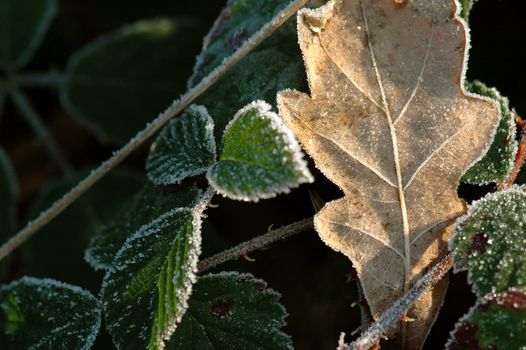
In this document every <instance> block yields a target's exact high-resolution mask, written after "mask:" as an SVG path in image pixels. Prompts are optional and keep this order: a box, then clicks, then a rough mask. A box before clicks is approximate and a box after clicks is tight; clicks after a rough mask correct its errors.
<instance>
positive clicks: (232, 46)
mask: <svg viewBox="0 0 526 350" xmlns="http://www.w3.org/2000/svg"><path fill="white" fill-rule="evenodd" d="M246 39H248V34H247V33H246V32H245V31H244V30H241V31H239V32H236V33H234V35H232V36H231V37H230V38H228V39H226V40H225V44H224V45H225V47H226V48H227V49H228V50H230V51H235V50H236V49H237V48H239V47H240V46H241V44H242V43H243V42H244V41H245V40H246Z"/></svg>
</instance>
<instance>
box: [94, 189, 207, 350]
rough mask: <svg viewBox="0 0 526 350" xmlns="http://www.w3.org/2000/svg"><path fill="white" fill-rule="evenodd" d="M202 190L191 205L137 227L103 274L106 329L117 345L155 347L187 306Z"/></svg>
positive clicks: (197, 250)
mask: <svg viewBox="0 0 526 350" xmlns="http://www.w3.org/2000/svg"><path fill="white" fill-rule="evenodd" d="M207 196H208V194H205V195H204V196H203V199H201V201H202V202H200V203H199V204H198V205H197V206H196V207H195V208H194V209H190V208H177V209H172V210H170V211H168V212H166V213H164V214H162V215H160V216H159V217H158V218H156V219H155V220H152V221H151V222H149V223H148V224H146V225H144V226H142V227H141V228H139V229H138V230H137V231H136V232H135V233H134V234H133V235H132V236H131V237H129V238H128V239H127V240H126V242H125V243H124V245H123V246H122V248H121V249H120V251H119V252H118V253H117V255H116V257H115V259H114V261H113V263H112V268H111V269H110V270H108V272H107V274H106V276H105V277H104V282H103V289H102V292H101V294H102V301H103V303H104V307H105V316H106V323H107V326H108V330H109V332H110V334H111V335H112V337H113V341H114V343H115V345H117V347H118V348H119V349H145V348H148V349H159V348H162V347H163V340H162V339H163V338H167V337H169V336H170V335H171V333H172V332H173V331H174V329H175V326H176V324H177V323H178V322H179V321H180V319H181V317H182V315H183V314H184V311H185V310H186V307H187V301H188V297H189V296H190V293H191V289H192V284H193V283H194V282H195V272H196V269H197V259H198V255H199V253H200V244H201V237H200V225H201V221H200V220H201V215H202V211H203V210H204V207H205V206H206V205H207V204H208V199H206V198H207Z"/></svg>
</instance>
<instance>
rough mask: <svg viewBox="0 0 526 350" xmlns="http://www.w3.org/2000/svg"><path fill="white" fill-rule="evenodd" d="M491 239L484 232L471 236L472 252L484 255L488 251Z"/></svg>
mask: <svg viewBox="0 0 526 350" xmlns="http://www.w3.org/2000/svg"><path fill="white" fill-rule="evenodd" d="M488 242H489V237H488V236H487V235H486V234H485V233H484V232H482V231H481V232H477V233H475V234H474V235H473V236H471V252H476V253H479V254H482V253H484V252H485V251H486V249H488Z"/></svg>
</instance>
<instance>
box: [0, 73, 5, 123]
mask: <svg viewBox="0 0 526 350" xmlns="http://www.w3.org/2000/svg"><path fill="white" fill-rule="evenodd" d="M5 97H6V90H5V88H4V87H3V86H2V82H1V81H0V124H2V116H3V115H4V107H5Z"/></svg>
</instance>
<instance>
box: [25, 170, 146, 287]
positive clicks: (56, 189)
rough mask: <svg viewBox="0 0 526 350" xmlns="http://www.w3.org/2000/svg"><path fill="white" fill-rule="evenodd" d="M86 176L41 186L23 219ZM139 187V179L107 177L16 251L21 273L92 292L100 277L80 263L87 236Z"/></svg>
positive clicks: (114, 174)
mask: <svg viewBox="0 0 526 350" xmlns="http://www.w3.org/2000/svg"><path fill="white" fill-rule="evenodd" d="M87 174H88V172H83V173H82V174H77V175H74V176H72V177H69V178H65V179H58V180H55V181H52V182H50V183H49V184H47V185H46V186H45V187H44V189H43V190H42V192H41V193H40V195H39V197H38V198H37V200H36V201H35V203H33V205H32V208H31V209H30V215H29V217H30V218H34V217H35V216H36V215H37V214H39V213H40V211H42V210H45V209H47V208H49V207H50V206H51V205H52V204H53V203H54V202H55V201H56V200H57V199H59V198H60V197H61V196H62V195H63V194H64V193H66V192H67V191H68V190H69V189H71V188H72V187H73V186H74V185H76V184H77V183H78V182H79V181H80V180H82V179H83V178H84V177H85V176H86V175H87ZM143 184H144V181H143V178H142V177H140V176H138V175H136V174H135V173H132V172H130V171H125V170H116V171H112V172H111V173H110V174H108V175H107V176H106V177H105V178H104V179H102V180H101V181H100V182H99V183H98V184H97V185H95V186H94V187H93V188H91V189H90V190H89V191H88V192H87V193H86V194H84V195H83V196H82V197H81V198H80V199H79V200H77V201H76V202H75V203H74V204H72V205H71V206H70V207H69V208H67V209H66V210H65V211H64V212H63V213H61V214H60V215H59V216H58V217H57V218H55V219H54V220H53V221H51V222H50V223H49V224H48V225H46V226H45V227H43V228H42V229H41V231H40V232H39V234H38V235H35V236H34V237H33V238H32V239H31V240H29V241H28V242H26V243H25V244H24V246H23V247H22V248H21V251H22V256H23V261H24V265H23V268H24V273H26V274H30V275H33V276H36V277H52V278H55V279H59V280H62V281H66V282H68V283H73V284H76V285H79V286H81V287H84V288H88V289H90V290H98V289H99V287H100V278H101V276H99V275H98V274H96V273H95V272H94V271H93V270H92V269H90V268H89V266H88V265H87V264H86V263H84V261H83V255H84V250H85V249H86V246H87V245H88V242H89V241H90V239H91V237H92V236H93V234H94V233H95V232H97V231H98V230H99V229H100V227H101V226H102V225H103V224H104V223H107V222H110V221H111V220H113V219H114V217H115V216H116V215H118V214H119V213H120V212H121V210H122V209H123V208H124V207H125V205H126V203H127V201H129V200H130V199H131V198H132V196H133V195H134V194H136V193H137V192H138V191H139V190H140V189H141V187H142V185H143ZM72 266H75V268H74V269H73V268H71V267H72Z"/></svg>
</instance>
